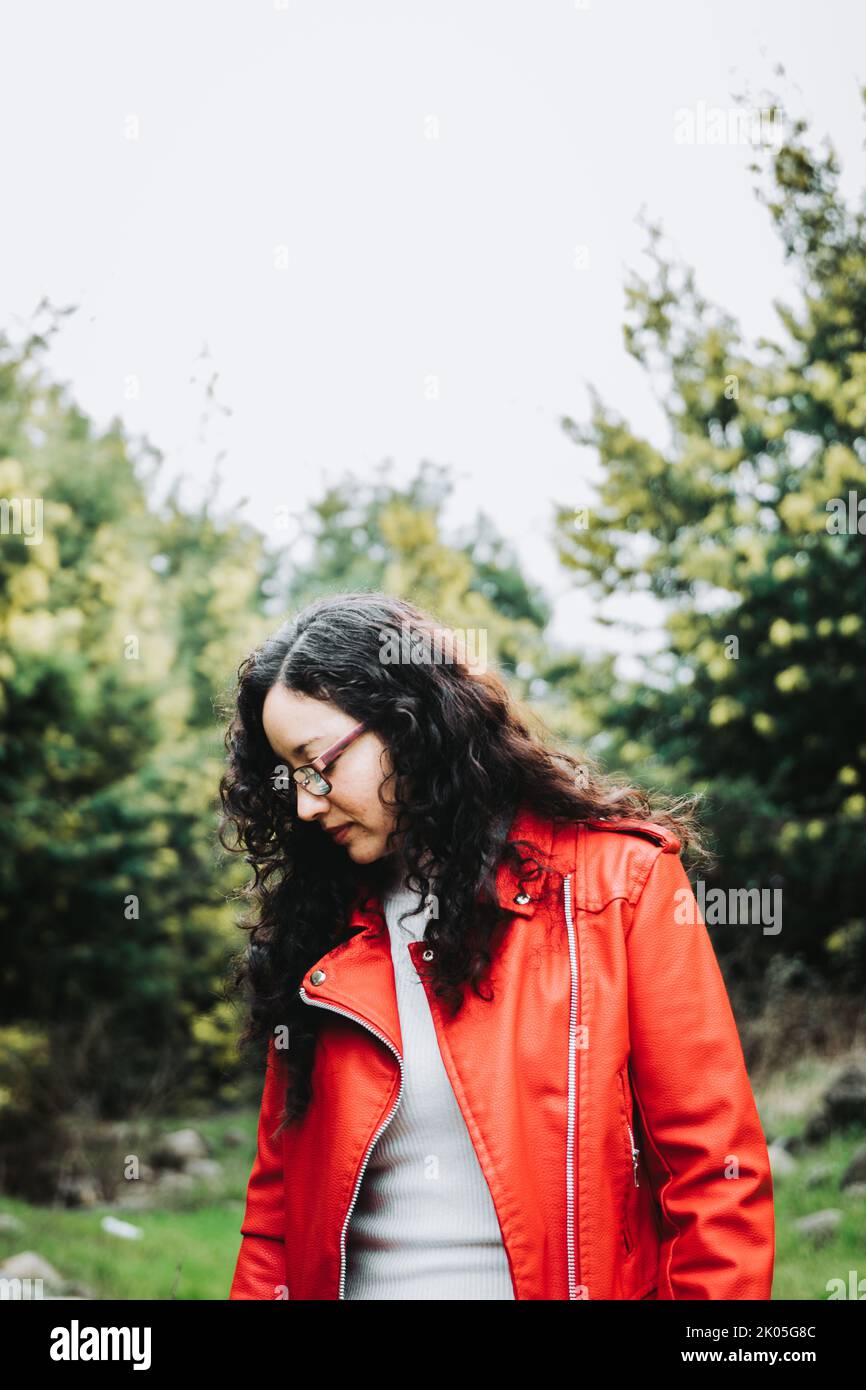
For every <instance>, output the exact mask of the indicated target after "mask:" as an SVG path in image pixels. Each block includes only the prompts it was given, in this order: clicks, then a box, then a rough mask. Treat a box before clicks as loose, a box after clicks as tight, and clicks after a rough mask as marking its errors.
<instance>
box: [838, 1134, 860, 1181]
mask: <svg viewBox="0 0 866 1390" xmlns="http://www.w3.org/2000/svg"><path fill="white" fill-rule="evenodd" d="M855 1182H866V1144H859V1145H858V1146H857V1148H856V1149H855V1150H854V1152H853V1154H852V1155H851V1159H850V1162H849V1163H848V1167H847V1168H846V1169H845V1172H844V1173H843V1175H842V1181H841V1183H840V1184H839V1185H840V1187H843V1188H844V1187H850V1186H851V1184H852V1183H855Z"/></svg>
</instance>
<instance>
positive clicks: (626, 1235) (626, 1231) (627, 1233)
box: [619, 1064, 640, 1254]
mask: <svg viewBox="0 0 866 1390" xmlns="http://www.w3.org/2000/svg"><path fill="white" fill-rule="evenodd" d="M627 1065H628V1064H626V1066H627ZM625 1069H626V1068H625V1067H622V1068H621V1069H620V1072H619V1081H620V1087H621V1089H622V1103H623V1108H624V1110H625V1127H626V1129H627V1130H628V1144H629V1151H630V1153H631V1166H632V1177H633V1180H634V1185H635V1187H640V1183H639V1182H638V1176H637V1160H638V1154H639V1153H640V1149H638V1148H636V1147H635V1142H634V1135H633V1133H632V1128H631V1125H630V1124H629V1122H628V1106H627V1104H626V1095H625V1079H624V1075H623V1073H624V1072H625ZM622 1234H623V1241H624V1242H625V1248H626V1251H627V1253H628V1254H631V1252H632V1249H633V1248H634V1246H633V1241H632V1238H631V1229H630V1226H629V1219H628V1197H626V1199H625V1203H624V1206H623V1213H622Z"/></svg>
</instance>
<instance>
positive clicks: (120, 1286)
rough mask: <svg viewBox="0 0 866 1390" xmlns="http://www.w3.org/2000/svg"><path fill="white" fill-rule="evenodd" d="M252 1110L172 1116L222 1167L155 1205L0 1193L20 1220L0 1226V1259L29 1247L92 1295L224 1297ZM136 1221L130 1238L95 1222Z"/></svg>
mask: <svg viewBox="0 0 866 1390" xmlns="http://www.w3.org/2000/svg"><path fill="white" fill-rule="evenodd" d="M257 1118H258V1116H257V1114H256V1113H255V1112H254V1111H234V1112H226V1113H225V1114H223V1115H220V1116H219V1117H217V1118H210V1119H206V1120H202V1119H200V1118H198V1117H195V1118H182V1117H176V1118H172V1120H171V1124H170V1127H171V1128H172V1129H181V1128H186V1127H187V1126H188V1125H189V1126H191V1127H193V1128H195V1129H197V1130H198V1131H199V1133H200V1134H201V1135H202V1136H203V1137H204V1138H205V1139H206V1140H207V1141H208V1144H209V1145H210V1148H211V1155H212V1157H214V1158H216V1159H218V1160H219V1161H220V1163H221V1164H222V1167H223V1175H224V1181H223V1183H222V1184H221V1185H220V1187H219V1188H215V1189H208V1188H207V1187H205V1186H204V1185H202V1184H199V1185H197V1187H196V1188H195V1189H191V1190H190V1191H189V1192H188V1193H183V1194H177V1195H172V1197H171V1198H170V1199H168V1198H166V1199H165V1200H164V1201H163V1202H162V1203H161V1205H160V1206H159V1207H154V1208H152V1209H149V1210H144V1211H132V1210H127V1209H125V1208H119V1207H116V1206H112V1205H108V1204H105V1205H99V1206H94V1207H88V1208H81V1209H67V1208H65V1207H60V1206H56V1207H45V1206H32V1205H30V1204H29V1203H27V1202H21V1201H16V1200H15V1199H14V1198H8V1197H3V1198H0V1211H2V1212H10V1213H12V1214H13V1215H15V1216H16V1217H17V1218H18V1220H19V1221H20V1222H21V1223H22V1226H23V1229H22V1230H21V1231H18V1232H10V1231H0V1260H5V1259H8V1258H9V1256H10V1255H14V1254H17V1253H18V1252H19V1251H22V1250H35V1251H37V1252H38V1254H40V1255H41V1256H42V1257H43V1258H44V1259H46V1260H48V1261H49V1263H50V1264H52V1265H53V1266H54V1267H55V1269H56V1270H57V1271H58V1273H59V1274H60V1275H61V1276H62V1277H63V1278H64V1279H66V1280H70V1281H74V1282H75V1283H76V1284H82V1285H85V1286H86V1288H87V1290H89V1296H90V1297H93V1298H100V1299H105V1298H119V1299H138V1298H142V1299H152V1298H153V1299H165V1298H177V1299H184V1300H185V1299H226V1298H228V1293H229V1287H230V1285H231V1279H232V1275H233V1273H234V1266H235V1261H236V1260H237V1256H238V1251H239V1249H240V1244H241V1235H240V1226H241V1221H242V1219H243V1211H244V1199H245V1196H246V1184H247V1180H248V1178H249V1172H250V1167H251V1166H252V1161H253V1156H254V1153H255V1136H256V1122H257ZM228 1129H237V1130H242V1131H243V1132H244V1133H245V1135H246V1136H247V1142H246V1143H245V1144H244V1145H238V1146H237V1147H232V1146H228V1145H225V1144H224V1143H223V1138H222V1136H223V1135H224V1133H225V1131H226V1130H228ZM109 1213H110V1214H111V1215H113V1216H116V1217H118V1219H119V1220H121V1221H128V1222H130V1224H131V1225H133V1226H138V1227H140V1228H141V1230H142V1231H143V1232H144V1234H143V1236H142V1237H141V1238H140V1239H138V1240H125V1239H122V1238H121V1237H119V1236H113V1235H108V1234H107V1233H106V1232H105V1231H103V1230H101V1228H100V1222H101V1220H102V1218H103V1216H105V1215H107V1214H109ZM82 1291H83V1290H82Z"/></svg>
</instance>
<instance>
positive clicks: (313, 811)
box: [298, 787, 328, 820]
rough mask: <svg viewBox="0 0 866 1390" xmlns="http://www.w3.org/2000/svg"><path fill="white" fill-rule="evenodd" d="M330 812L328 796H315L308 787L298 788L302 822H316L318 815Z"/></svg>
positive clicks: (299, 813)
mask: <svg viewBox="0 0 866 1390" xmlns="http://www.w3.org/2000/svg"><path fill="white" fill-rule="evenodd" d="M327 810H328V798H327V797H326V796H314V795H313V793H312V792H310V791H307V789H306V787H298V815H299V817H300V819H301V820H315V819H316V816H317V814H318V815H322V814H323V813H325V812H326V811H327Z"/></svg>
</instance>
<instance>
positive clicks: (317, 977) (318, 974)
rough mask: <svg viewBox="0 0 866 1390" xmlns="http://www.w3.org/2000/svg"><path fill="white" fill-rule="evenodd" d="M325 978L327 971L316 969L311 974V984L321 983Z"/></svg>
mask: <svg viewBox="0 0 866 1390" xmlns="http://www.w3.org/2000/svg"><path fill="white" fill-rule="evenodd" d="M324 979H325V972H324V970H314V971H313V973H312V975H311V976H310V984H311V985H320V984H321V983H322V981H323V980H324Z"/></svg>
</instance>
